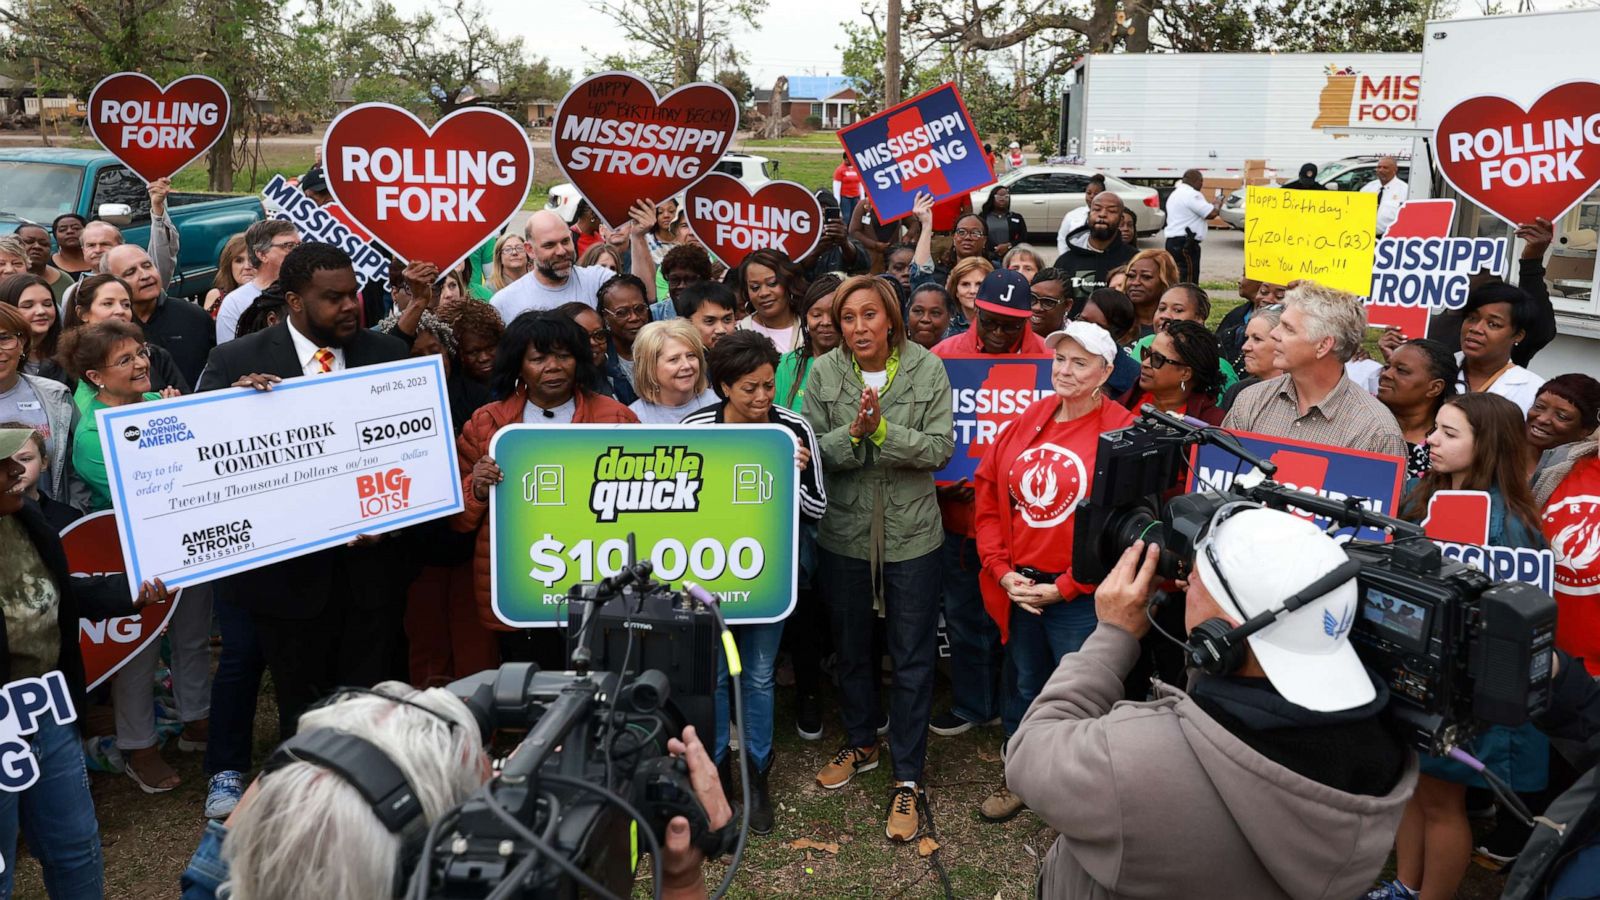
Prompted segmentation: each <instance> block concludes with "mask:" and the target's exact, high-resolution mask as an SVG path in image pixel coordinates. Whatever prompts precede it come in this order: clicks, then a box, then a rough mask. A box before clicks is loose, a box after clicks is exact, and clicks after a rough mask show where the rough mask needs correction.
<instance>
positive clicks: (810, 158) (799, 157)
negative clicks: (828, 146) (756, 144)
mask: <svg viewBox="0 0 1600 900" xmlns="http://www.w3.org/2000/svg"><path fill="white" fill-rule="evenodd" d="M762 155H763V156H767V157H770V158H771V159H772V161H773V162H775V163H777V164H778V178H780V179H782V180H784V181H793V182H796V183H798V184H801V185H804V186H805V187H808V188H810V189H811V190H817V189H819V188H831V187H832V186H833V170H834V169H837V168H838V167H839V161H838V160H837V159H835V158H834V157H831V156H823V155H821V154H818V153H783V152H772V153H764V154H762Z"/></svg>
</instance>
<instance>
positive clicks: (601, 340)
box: [589, 328, 611, 346]
mask: <svg viewBox="0 0 1600 900" xmlns="http://www.w3.org/2000/svg"><path fill="white" fill-rule="evenodd" d="M610 334H611V332H609V331H607V330H605V329H604V328H601V329H598V330H596V331H591V332H589V343H591V344H599V345H601V346H604V345H605V342H606V337H607V336H608V335H610Z"/></svg>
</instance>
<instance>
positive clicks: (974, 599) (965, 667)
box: [940, 531, 1001, 724]
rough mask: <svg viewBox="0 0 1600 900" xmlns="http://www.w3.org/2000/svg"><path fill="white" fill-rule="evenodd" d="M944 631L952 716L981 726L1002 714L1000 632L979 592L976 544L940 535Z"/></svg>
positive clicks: (956, 535)
mask: <svg viewBox="0 0 1600 900" xmlns="http://www.w3.org/2000/svg"><path fill="white" fill-rule="evenodd" d="M940 563H941V572H942V573H943V576H944V627H945V630H946V632H947V633H948V634H949V636H950V682H951V685H950V697H951V700H950V711H951V712H953V713H955V714H956V715H958V716H960V717H961V718H963V719H966V720H967V721H968V722H977V723H979V724H983V723H984V722H989V721H992V720H993V719H994V717H995V716H997V715H999V714H1000V666H1001V662H1000V629H999V628H996V627H995V624H994V620H993V619H991V618H989V613H988V612H987V611H986V610H985V609H984V608H983V593H982V592H981V591H979V590H978V572H979V570H981V569H982V568H983V564H982V563H980V562H979V561H978V542H977V541H975V540H973V539H972V538H969V537H967V536H965V535H960V534H956V533H954V532H951V531H946V532H945V533H944V549H943V550H942V551H941V554H940Z"/></svg>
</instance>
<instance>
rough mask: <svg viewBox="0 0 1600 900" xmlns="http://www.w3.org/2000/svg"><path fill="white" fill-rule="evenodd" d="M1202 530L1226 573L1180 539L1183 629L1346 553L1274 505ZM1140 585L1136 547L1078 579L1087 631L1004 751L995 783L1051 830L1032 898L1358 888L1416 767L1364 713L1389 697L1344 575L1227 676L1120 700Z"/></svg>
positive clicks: (1353, 891) (1144, 572)
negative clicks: (1093, 618)
mask: <svg viewBox="0 0 1600 900" xmlns="http://www.w3.org/2000/svg"><path fill="white" fill-rule="evenodd" d="M1252 520H1253V521H1252ZM1212 532H1213V534H1212V535H1211V537H1212V538H1215V539H1216V546H1215V548H1214V554H1215V556H1216V559H1217V566H1218V569H1220V570H1221V571H1222V572H1223V573H1224V578H1223V579H1218V578H1217V576H1216V570H1214V569H1213V568H1212V565H1211V562H1210V560H1209V559H1208V558H1207V554H1206V553H1204V552H1201V553H1197V557H1199V559H1198V560H1197V565H1196V573H1195V575H1194V576H1191V577H1190V579H1189V584H1188V597H1187V615H1188V623H1187V624H1188V626H1189V627H1191V628H1192V627H1193V626H1194V625H1196V624H1198V623H1199V622H1200V621H1203V620H1205V619H1210V618H1216V617H1221V618H1225V619H1230V620H1232V622H1233V624H1235V625H1236V624H1238V623H1239V622H1241V621H1243V620H1245V619H1248V618H1249V617H1250V616H1251V615H1253V614H1255V613H1258V612H1260V611H1262V610H1265V609H1270V608H1272V607H1275V606H1277V605H1278V604H1279V603H1281V602H1282V601H1283V600H1284V599H1286V598H1288V597H1289V596H1290V595H1291V594H1294V593H1296V592H1298V591H1300V590H1302V589H1303V588H1305V587H1306V586H1307V585H1308V584H1309V583H1310V582H1312V581H1315V580H1316V579H1318V578H1320V577H1321V576H1322V575H1323V574H1326V573H1328V572H1331V571H1332V570H1333V568H1334V567H1335V566H1337V565H1338V564H1339V563H1340V562H1342V561H1343V560H1344V553H1343V551H1342V550H1340V549H1339V548H1338V546H1337V545H1336V544H1334V543H1333V541H1332V539H1330V538H1327V537H1326V536H1324V535H1321V534H1320V533H1319V532H1317V530H1316V529H1315V527H1314V526H1312V525H1311V524H1310V523H1309V522H1307V521H1304V520H1301V519H1296V518H1294V517H1293V516H1290V515H1288V514H1287V513H1281V512H1277V511H1274V510H1265V509H1251V510H1247V511H1245V512H1243V513H1238V514H1236V515H1234V516H1232V517H1231V518H1229V519H1227V520H1225V521H1223V522H1222V523H1221V524H1218V525H1215V526H1214V527H1213V529H1212ZM1208 539H1209V538H1208ZM1323 542H1326V543H1323ZM1152 549H1153V548H1152ZM1154 580H1155V556H1154V554H1153V553H1147V552H1146V548H1145V547H1144V546H1143V545H1141V544H1135V546H1134V548H1132V549H1130V551H1129V552H1128V553H1126V554H1124V555H1123V558H1122V560H1121V562H1120V563H1119V564H1118V566H1117V567H1116V569H1115V570H1113V571H1112V573H1111V574H1110V575H1108V576H1107V577H1106V579H1105V581H1104V583H1102V584H1101V585H1100V588H1099V589H1098V590H1097V591H1096V593H1095V599H1094V603H1095V611H1096V613H1097V614H1098V616H1099V618H1100V624H1099V627H1098V628H1097V629H1096V630H1095V632H1094V633H1093V634H1092V635H1090V637H1089V640H1088V641H1087V642H1086V643H1085V644H1084V645H1083V648H1082V649H1081V650H1079V651H1078V652H1076V653H1069V654H1067V656H1066V657H1065V658H1064V659H1063V660H1062V662H1061V665H1060V666H1059V667H1058V668H1057V669H1056V672H1055V674H1054V675H1053V676H1051V678H1050V681H1049V682H1048V683H1047V684H1046V685H1045V688H1044V690H1043V692H1041V693H1040V694H1039V696H1038V698H1037V699H1036V700H1035V701H1034V702H1033V705H1032V706H1031V707H1030V708H1029V710H1028V713H1027V716H1026V717H1025V718H1024V719H1023V721H1022V725H1021V726H1020V727H1019V728H1018V730H1017V732H1016V734H1015V735H1014V736H1013V737H1012V738H1011V740H1010V743H1009V745H1008V747H1007V749H1006V781H1007V783H1008V784H1009V786H1010V788H1011V790H1012V791H1014V792H1015V793H1016V794H1018V795H1019V796H1020V797H1022V799H1023V800H1024V801H1025V802H1026V803H1027V804H1028V807H1029V808H1030V809H1032V810H1033V811H1034V812H1035V813H1037V814H1038V816H1039V817H1040V818H1041V819H1043V820H1044V821H1045V822H1047V823H1049V824H1050V825H1051V826H1052V827H1054V828H1055V829H1057V830H1058V831H1059V832H1060V833H1061V834H1060V837H1059V838H1057V839H1056V842H1055V845H1054V846H1053V847H1052V848H1051V849H1050V852H1049V854H1048V855H1047V856H1046V858H1045V861H1044V866H1043V869H1042V870H1041V872H1040V875H1039V896H1041V897H1049V898H1058V897H1060V898H1118V897H1183V898H1186V900H1205V898H1212V897H1215V898H1219V900H1220V898H1229V900H1235V898H1244V897H1248V898H1251V900H1270V898H1280V897H1286V898H1329V900H1348V898H1351V897H1356V896H1359V895H1360V894H1361V893H1362V892H1364V891H1365V890H1367V889H1368V888H1369V887H1370V886H1371V885H1372V883H1373V881H1374V879H1375V878H1376V877H1377V875H1378V872H1379V870H1380V869H1381V868H1382V866H1383V863H1384V860H1385V859H1387V857H1388V854H1389V847H1390V844H1391V843H1392V842H1393V840H1394V834H1395V830H1396V829H1397V828H1398V827H1399V824H1400V816H1401V813H1402V812H1403V811H1404V807H1405V803H1406V800H1407V798H1409V797H1410V796H1411V791H1412V789H1413V788H1414V787H1415V785H1416V779H1417V763H1416V756H1415V754H1414V753H1412V752H1411V751H1410V750H1408V749H1407V748H1406V747H1405V746H1404V745H1402V744H1401V743H1400V742H1399V741H1398V740H1397V739H1396V738H1395V737H1394V736H1393V735H1392V734H1391V733H1390V732H1389V731H1388V729H1387V728H1386V727H1385V726H1384V725H1383V724H1381V723H1380V722H1379V720H1378V718H1377V714H1378V712H1379V710H1380V709H1381V708H1382V706H1383V704H1384V703H1385V702H1386V701H1387V693H1386V692H1385V690H1384V688H1383V685H1382V683H1381V682H1378V681H1376V679H1373V678H1372V677H1371V676H1370V675H1369V674H1368V673H1367V672H1366V670H1364V669H1362V668H1361V667H1360V664H1359V662H1358V661H1356V660H1355V658H1354V651H1353V650H1352V649H1351V648H1350V646H1349V641H1348V629H1349V627H1350V624H1351V623H1352V622H1353V621H1354V617H1355V616H1357V615H1359V610H1357V609H1356V606H1357V604H1358V602H1359V601H1358V600H1357V597H1356V590H1355V584H1354V582H1353V581H1347V582H1345V583H1344V584H1342V585H1341V586H1339V587H1337V588H1335V589H1334V590H1332V591H1330V592H1328V593H1326V594H1324V595H1322V597H1321V598H1320V599H1318V600H1314V601H1311V602H1309V603H1307V604H1306V605H1305V606H1303V607H1301V608H1300V609H1299V610H1297V611H1296V612H1294V613H1290V614H1287V615H1284V616H1281V617H1280V618H1279V619H1278V621H1276V622H1275V623H1274V624H1272V625H1270V626H1268V627H1267V628H1265V629H1263V630H1262V631H1260V632H1258V633H1257V634H1256V635H1254V636H1252V637H1251V638H1250V639H1249V644H1248V649H1247V650H1246V651H1245V652H1244V653H1242V654H1240V658H1239V660H1238V661H1237V662H1238V665H1237V668H1235V669H1234V670H1233V671H1232V672H1231V673H1230V674H1227V675H1197V676H1196V677H1195V678H1194V679H1193V681H1192V682H1191V686H1190V691H1189V692H1187V693H1185V692H1184V691H1180V690H1177V689H1176V688H1172V687H1169V686H1166V685H1161V684H1159V683H1158V684H1157V689H1156V699H1154V700H1151V701H1149V702H1145V703H1131V702H1125V701H1123V685H1122V682H1123V678H1124V677H1125V676H1126V675H1127V674H1128V672H1129V670H1131V669H1132V668H1133V665H1134V662H1135V661H1136V660H1137V659H1138V656H1139V637H1140V636H1141V635H1143V634H1144V633H1145V631H1147V630H1148V628H1149V619H1148V618H1147V616H1146V614H1145V606H1146V603H1147V600H1148V598H1149V596H1150V594H1151V589H1152V587H1153V582H1154ZM1227 586H1231V588H1232V589H1231V590H1229V588H1228V587H1227ZM1330 622H1331V624H1329V623H1330Z"/></svg>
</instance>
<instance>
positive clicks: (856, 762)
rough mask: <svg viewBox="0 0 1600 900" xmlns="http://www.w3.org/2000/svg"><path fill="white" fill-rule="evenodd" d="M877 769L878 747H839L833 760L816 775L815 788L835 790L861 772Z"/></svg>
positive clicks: (874, 745) (875, 745)
mask: <svg viewBox="0 0 1600 900" xmlns="http://www.w3.org/2000/svg"><path fill="white" fill-rule="evenodd" d="M877 767H878V745H877V744H873V745H872V746H871V747H840V748H839V752H838V753H835V754H834V755H833V760H832V761H831V762H829V763H828V764H827V765H825V766H823V767H822V771H820V772H818V773H817V787H822V788H827V789H828V790H830V791H832V790H837V789H839V788H842V787H844V786H845V785H847V784H849V783H850V779H852V778H854V777H856V776H857V775H860V774H861V773H862V772H870V771H872V770H873V769H876V768H877Z"/></svg>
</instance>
